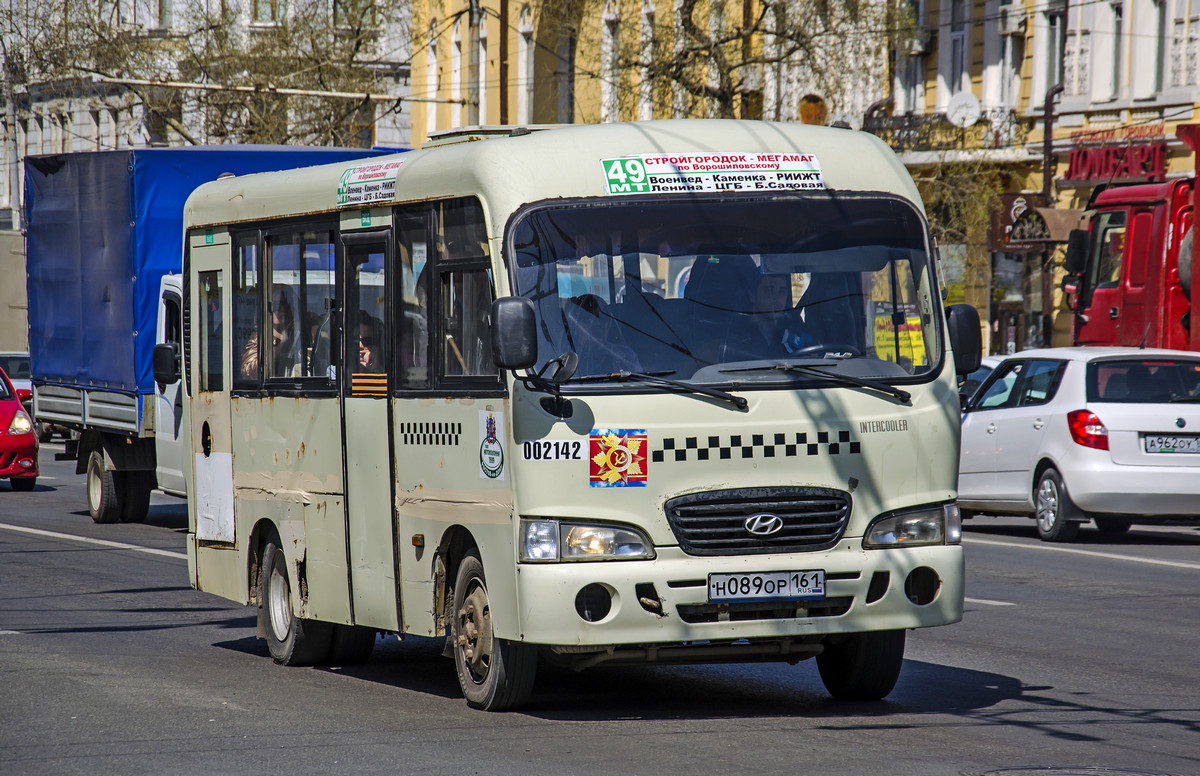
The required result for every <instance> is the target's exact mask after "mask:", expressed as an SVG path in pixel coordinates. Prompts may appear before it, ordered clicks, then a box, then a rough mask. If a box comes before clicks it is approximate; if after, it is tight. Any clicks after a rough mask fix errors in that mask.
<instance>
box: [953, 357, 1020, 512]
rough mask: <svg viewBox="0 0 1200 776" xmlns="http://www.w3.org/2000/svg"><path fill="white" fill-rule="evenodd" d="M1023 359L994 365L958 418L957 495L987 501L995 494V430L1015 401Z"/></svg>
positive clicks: (965, 499)
mask: <svg viewBox="0 0 1200 776" xmlns="http://www.w3.org/2000/svg"><path fill="white" fill-rule="evenodd" d="M1023 366H1024V362H1023V361H1019V360H1011V359H1010V360H1008V361H1005V362H1003V363H1002V364H1001V365H1000V366H998V367H997V368H996V371H994V372H993V373H992V374H991V376H990V377H989V378H988V380H987V381H986V382H985V383H984V384H983V386H981V387H980V389H979V392H978V393H977V394H976V395H975V397H974V398H975V401H974V402H973V403H972V404H971V407H970V409H969V411H968V412H967V413H966V414H965V415H964V416H963V420H962V454H961V458H960V461H959V469H958V497H959V498H960V499H962V500H964V501H967V500H991V499H993V498H994V497H995V495H996V433H997V430H998V429H999V427H1000V424H1001V422H1002V419H1003V417H1004V412H1005V409H1006V408H1008V407H1010V406H1011V405H1012V404H1013V403H1014V402H1015V401H1016V393H1015V391H1014V388H1015V387H1016V384H1017V380H1018V379H1019V378H1020V374H1021V369H1022V368H1023Z"/></svg>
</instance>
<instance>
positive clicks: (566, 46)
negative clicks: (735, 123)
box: [412, 0, 887, 144]
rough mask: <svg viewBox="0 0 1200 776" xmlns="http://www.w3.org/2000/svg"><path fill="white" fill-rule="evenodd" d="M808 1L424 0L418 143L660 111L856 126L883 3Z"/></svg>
mask: <svg viewBox="0 0 1200 776" xmlns="http://www.w3.org/2000/svg"><path fill="white" fill-rule="evenodd" d="M848 5H849V4H848ZM814 7H816V4H813V3H809V2H804V3H801V2H798V1H789V2H782V3H771V4H766V5H764V4H763V3H761V2H759V0H692V1H690V2H679V3H672V4H670V5H668V4H665V3H660V4H658V5H657V6H656V4H655V3H654V2H653V0H535V2H514V1H513V0H472V2H463V1H462V0H446V1H445V2H441V3H439V2H433V1H431V0H424V1H423V2H418V3H417V4H415V5H414V6H413V58H412V95H413V110H412V115H413V120H412V132H413V142H414V144H419V143H420V142H422V141H423V140H424V139H425V138H427V137H429V136H430V135H432V134H433V133H435V132H438V131H441V130H447V129H454V128H459V127H466V126H477V125H527V124H562V123H597V122H609V121H633V120H647V119H654V118H684V117H711V116H730V117H733V116H736V117H743V118H765V119H771V120H781V121H800V120H802V119H803V120H807V121H809V122H810V123H828V122H832V121H837V120H841V121H845V122H846V123H848V124H850V125H851V126H858V125H859V124H861V120H862V116H863V114H864V112H865V110H866V107H867V106H868V105H870V104H871V103H872V102H873V101H875V100H878V99H879V98H880V97H882V96H883V95H884V94H886V90H887V78H886V70H887V68H886V66H885V62H886V55H887V54H886V52H887V47H886V45H885V43H886V41H885V37H884V36H882V35H880V34H879V33H878V31H877V30H878V29H882V27H881V25H882V19H883V16H884V14H885V12H886V5H885V4H882V3H872V2H868V3H862V4H854V8H855V9H860V10H856V11H855V13H856V14H857V15H855V16H850V15H849V11H847V10H846V9H843V8H840V7H839V6H838V5H837V4H828V3H825V4H822V5H821V6H820V7H821V8H823V9H824V10H823V11H821V12H814V11H813V8H814ZM847 30H849V31H850V32H847ZM835 41H836V45H831V43H833V42H835Z"/></svg>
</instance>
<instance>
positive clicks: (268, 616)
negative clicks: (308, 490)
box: [260, 537, 332, 666]
mask: <svg viewBox="0 0 1200 776" xmlns="http://www.w3.org/2000/svg"><path fill="white" fill-rule="evenodd" d="M260 579H261V580H262V582H261V584H262V591H261V598H260V600H261V601H262V613H263V617H264V619H265V622H263V626H264V627H263V630H264V631H265V633H266V634H267V649H268V650H270V652H271V658H272V659H273V660H274V661H275V662H276V663H278V664H279V665H282V666H308V665H313V664H314V663H320V662H322V661H323V660H325V658H326V657H327V656H328V655H329V644H330V639H331V637H332V627H331V626H330V624H329V623H327V622H318V621H317V620H302V619H300V618H299V617H297V616H296V615H295V612H293V611H292V584H291V580H290V579H289V577H288V568H287V560H286V558H285V557H284V554H283V549H282V548H280V546H279V540H278V538H277V537H272V538H271V539H268V540H267V547H266V550H264V552H263V559H262V574H261V576H260Z"/></svg>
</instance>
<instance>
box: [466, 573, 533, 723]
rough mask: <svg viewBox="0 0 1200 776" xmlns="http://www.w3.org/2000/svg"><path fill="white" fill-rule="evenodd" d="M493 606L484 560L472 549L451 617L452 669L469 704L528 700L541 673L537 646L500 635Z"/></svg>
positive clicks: (491, 706) (496, 707)
mask: <svg viewBox="0 0 1200 776" xmlns="http://www.w3.org/2000/svg"><path fill="white" fill-rule="evenodd" d="M490 607H491V605H490V603H489V601H488V593H487V580H486V579H485V578H484V575H483V562H482V561H481V560H480V559H479V553H478V552H477V551H475V550H471V551H470V552H468V553H467V554H466V556H465V557H464V558H463V559H462V563H461V564H460V565H459V567H458V575H457V577H456V581H455V583H454V616H453V617H452V618H451V620H450V636H451V642H452V644H453V652H454V668H455V671H456V672H457V674H458V684H459V687H461V688H462V693H463V696H464V697H465V698H466V699H467V705H468V706H470V707H471V708H474V709H482V710H484V711H502V710H504V709H511V708H515V707H517V706H520V705H521V704H523V703H524V702H525V701H527V700H528V699H529V695H530V693H531V692H532V691H533V678H534V675H535V674H536V673H537V648H536V647H533V646H531V645H529V644H522V643H519V642H515V641H508V640H507V639H501V638H497V637H496V636H495V635H494V634H493V632H492V621H491V611H490Z"/></svg>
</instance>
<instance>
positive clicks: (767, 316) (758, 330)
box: [726, 274, 816, 360]
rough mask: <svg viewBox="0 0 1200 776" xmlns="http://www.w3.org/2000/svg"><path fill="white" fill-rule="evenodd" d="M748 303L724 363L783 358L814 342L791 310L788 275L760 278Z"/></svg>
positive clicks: (798, 315)
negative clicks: (739, 360) (750, 306)
mask: <svg viewBox="0 0 1200 776" xmlns="http://www.w3.org/2000/svg"><path fill="white" fill-rule="evenodd" d="M751 300H752V309H751V311H750V315H749V316H743V317H742V318H740V319H739V324H740V325H739V326H738V329H737V330H736V331H735V332H733V333H732V334H731V335H730V337H729V343H728V345H727V347H726V358H727V359H746V360H749V359H762V358H783V357H785V356H788V355H791V354H792V353H796V352H797V351H799V350H801V349H803V348H805V347H808V346H809V345H812V344H814V343H815V342H816V340H815V339H813V337H812V336H810V335H809V334H808V333H806V332H805V331H804V321H803V319H802V318H801V315H800V311H799V310H798V309H796V308H794V307H793V306H792V280H791V276H790V275H782V274H774V275H772V274H767V275H759V277H758V282H757V283H756V284H755V287H754V292H753V293H752V295H751ZM747 319H748V320H747Z"/></svg>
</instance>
